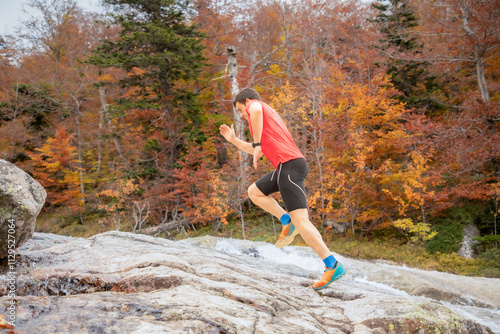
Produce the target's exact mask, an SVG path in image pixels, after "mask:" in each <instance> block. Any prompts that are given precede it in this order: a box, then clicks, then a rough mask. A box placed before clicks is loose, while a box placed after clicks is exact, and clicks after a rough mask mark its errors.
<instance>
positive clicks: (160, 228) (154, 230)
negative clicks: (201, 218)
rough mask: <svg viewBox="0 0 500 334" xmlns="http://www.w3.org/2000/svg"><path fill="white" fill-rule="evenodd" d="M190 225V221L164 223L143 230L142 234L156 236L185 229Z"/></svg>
mask: <svg viewBox="0 0 500 334" xmlns="http://www.w3.org/2000/svg"><path fill="white" fill-rule="evenodd" d="M188 224H189V219H181V220H174V221H171V222H168V223H162V224H160V225H157V226H150V227H148V228H145V229H143V230H142V231H141V233H144V234H149V235H155V234H159V233H162V232H168V231H171V230H175V229H176V228H179V227H184V226H187V225H188Z"/></svg>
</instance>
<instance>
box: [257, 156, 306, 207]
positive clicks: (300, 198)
mask: <svg viewBox="0 0 500 334" xmlns="http://www.w3.org/2000/svg"><path fill="white" fill-rule="evenodd" d="M308 171H309V167H308V166H307V162H306V160H305V159H303V158H299V159H294V160H290V161H287V162H285V163H281V164H279V165H278V168H277V169H275V170H272V171H270V172H269V173H267V174H266V175H264V176H263V177H262V178H260V179H259V180H258V181H257V182H255V185H256V186H257V188H259V190H260V191H261V192H262V193H263V194H264V195H266V196H268V195H271V194H273V193H275V192H278V191H279V192H280V194H281V198H282V199H283V203H285V207H286V210H287V211H288V212H291V211H293V210H297V209H307V208H308V206H307V195H306V189H305V188H304V179H305V178H306V176H307V172H308Z"/></svg>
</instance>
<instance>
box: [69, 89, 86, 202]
mask: <svg viewBox="0 0 500 334" xmlns="http://www.w3.org/2000/svg"><path fill="white" fill-rule="evenodd" d="M72 97H73V99H74V100H75V120H76V136H77V141H76V142H77V151H78V153H77V154H78V168H79V171H78V174H79V177H80V193H81V194H82V202H85V184H84V183H83V155H82V150H83V149H82V126H81V119H80V117H81V113H80V106H81V103H80V101H79V100H78V99H77V98H76V97H75V96H72Z"/></svg>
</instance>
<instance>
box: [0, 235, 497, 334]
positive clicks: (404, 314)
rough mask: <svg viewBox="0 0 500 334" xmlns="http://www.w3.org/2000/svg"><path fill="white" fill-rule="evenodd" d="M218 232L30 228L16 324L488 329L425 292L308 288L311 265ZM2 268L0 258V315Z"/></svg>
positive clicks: (139, 328)
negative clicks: (269, 257)
mask: <svg viewBox="0 0 500 334" xmlns="http://www.w3.org/2000/svg"><path fill="white" fill-rule="evenodd" d="M218 242H219V240H217V239H216V238H197V239H191V240H186V241H183V242H174V241H169V240H166V239H161V238H154V237H151V236H146V235H141V234H133V233H125V232H116V231H112V232H106V233H102V234H98V235H95V236H93V237H90V238H88V239H81V238H69V237H60V236H54V235H51V234H40V233H35V235H34V237H33V239H32V240H30V241H29V242H27V243H26V244H25V245H23V246H22V247H21V248H20V249H18V269H17V273H16V277H17V296H18V297H17V298H16V299H17V300H18V307H17V321H16V328H15V330H16V333H301V334H302V333H399V332H410V333H431V332H432V333H435V332H436V331H439V332H440V333H459V332H462V333H464V332H469V333H488V329H487V328H486V327H485V326H482V325H480V324H478V323H477V322H474V321H473V320H471V319H467V318H464V317H460V316H458V315H457V314H456V313H454V312H453V311H451V310H450V309H448V308H446V307H444V306H443V305H441V304H439V303H436V302H434V301H432V300H428V299H424V298H422V297H418V296H412V295H410V294H408V295H406V296H396V295H394V296H388V295H386V294H383V293H381V292H380V291H377V289H376V288H373V289H367V288H366V286H363V285H362V284H359V282H356V281H355V280H352V278H349V274H348V275H347V277H346V278H345V279H344V278H343V279H341V280H340V281H338V282H337V283H335V284H332V285H331V287H329V288H327V289H324V290H321V292H320V293H318V292H316V291H314V290H313V289H312V288H311V285H312V283H313V282H314V281H315V280H316V279H318V278H319V276H320V274H318V273H317V272H314V271H311V270H307V269H303V268H300V267H298V266H295V265H287V264H279V265H277V264H273V263H270V262H266V261H263V259H262V256H261V254H260V250H259V247H260V246H259V245H258V243H252V242H246V241H241V242H242V245H240V246H241V249H242V253H244V251H248V254H247V255H235V254H230V253H227V252H222V251H220V250H218V249H217V247H216V246H217V243H218ZM235 242H238V241H235ZM266 247H267V246H266ZM269 247H272V246H271V245H270V246H269ZM287 248H289V249H290V251H294V248H292V247H287ZM296 251H299V252H307V251H308V250H304V249H302V248H297V250H296ZM344 263H346V265H347V266H348V267H347V269H348V270H350V268H349V267H351V269H352V270H353V271H356V269H355V268H354V264H351V263H349V261H347V260H344ZM6 274H7V268H6V267H5V265H4V264H3V265H2V264H1V263H0V296H2V297H0V315H2V314H4V315H5V314H7V307H8V305H9V298H8V296H5V293H6V288H5V287H6V285H7V284H6V280H7V275H6ZM482 302H483V303H485V304H488V303H489V301H488V300H482ZM1 332H2V329H0V333H1Z"/></svg>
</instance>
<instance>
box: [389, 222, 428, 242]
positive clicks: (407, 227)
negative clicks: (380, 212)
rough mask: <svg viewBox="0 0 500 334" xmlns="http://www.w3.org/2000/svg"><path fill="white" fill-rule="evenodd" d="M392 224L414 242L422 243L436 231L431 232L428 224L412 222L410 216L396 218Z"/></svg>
mask: <svg viewBox="0 0 500 334" xmlns="http://www.w3.org/2000/svg"><path fill="white" fill-rule="evenodd" d="M393 225H394V227H396V228H397V229H398V230H400V231H401V232H402V233H403V234H404V235H405V236H406V237H407V238H409V239H410V240H411V241H413V242H416V243H422V242H424V241H427V240H430V239H432V238H434V237H435V236H436V235H437V232H436V231H434V232H431V226H430V224H425V223H418V224H414V223H413V221H412V220H411V219H410V218H404V219H398V220H396V221H395V222H394V223H393Z"/></svg>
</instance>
